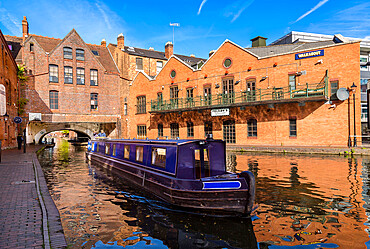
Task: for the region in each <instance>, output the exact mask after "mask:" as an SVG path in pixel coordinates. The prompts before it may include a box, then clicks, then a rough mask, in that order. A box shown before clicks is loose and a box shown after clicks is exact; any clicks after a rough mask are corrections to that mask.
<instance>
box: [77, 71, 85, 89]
mask: <svg viewBox="0 0 370 249" xmlns="http://www.w3.org/2000/svg"><path fill="white" fill-rule="evenodd" d="M81 72H83V73H82V74H81ZM76 78H77V82H76V84H77V85H85V68H83V67H78V68H76ZM79 80H80V83H79V82H78V81H79Z"/></svg>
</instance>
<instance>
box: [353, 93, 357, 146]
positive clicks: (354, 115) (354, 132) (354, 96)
mask: <svg viewBox="0 0 370 249" xmlns="http://www.w3.org/2000/svg"><path fill="white" fill-rule="evenodd" d="M353 135H354V138H353V147H357V137H356V94H355V93H353Z"/></svg>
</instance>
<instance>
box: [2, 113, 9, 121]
mask: <svg viewBox="0 0 370 249" xmlns="http://www.w3.org/2000/svg"><path fill="white" fill-rule="evenodd" d="M3 117H4V120H5V121H8V119H9V114H8V113H7V112H6V113H5V114H4V115H3Z"/></svg>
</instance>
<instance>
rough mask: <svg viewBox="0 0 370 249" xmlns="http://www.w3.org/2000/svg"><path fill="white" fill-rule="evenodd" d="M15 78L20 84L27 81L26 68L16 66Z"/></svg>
mask: <svg viewBox="0 0 370 249" xmlns="http://www.w3.org/2000/svg"><path fill="white" fill-rule="evenodd" d="M17 76H18V79H19V81H20V82H22V83H24V82H26V81H27V80H28V76H26V66H25V65H18V72H17Z"/></svg>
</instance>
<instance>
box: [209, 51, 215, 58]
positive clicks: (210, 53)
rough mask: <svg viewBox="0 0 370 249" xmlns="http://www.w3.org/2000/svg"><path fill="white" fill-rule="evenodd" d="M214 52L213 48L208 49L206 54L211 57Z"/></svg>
mask: <svg viewBox="0 0 370 249" xmlns="http://www.w3.org/2000/svg"><path fill="white" fill-rule="evenodd" d="M215 52H216V51H215V50H211V51H209V53H208V56H209V57H211V56H212V55H213V54H214V53H215Z"/></svg>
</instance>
